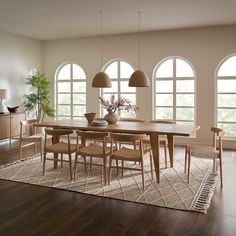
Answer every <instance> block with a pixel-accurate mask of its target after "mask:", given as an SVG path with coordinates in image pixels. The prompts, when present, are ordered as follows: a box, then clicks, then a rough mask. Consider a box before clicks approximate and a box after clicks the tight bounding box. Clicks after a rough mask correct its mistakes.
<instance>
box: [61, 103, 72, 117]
mask: <svg viewBox="0 0 236 236" xmlns="http://www.w3.org/2000/svg"><path fill="white" fill-rule="evenodd" d="M70 111H71V110H70V106H69V105H68V106H67V105H58V116H63V115H64V116H70Z"/></svg>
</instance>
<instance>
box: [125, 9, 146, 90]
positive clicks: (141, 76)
mask: <svg viewBox="0 0 236 236" xmlns="http://www.w3.org/2000/svg"><path fill="white" fill-rule="evenodd" d="M140 14H141V13H140V11H138V19H139V32H138V70H136V71H135V72H134V73H133V74H132V75H131V77H130V79H129V87H149V86H150V81H149V78H148V76H147V75H146V73H145V72H144V71H142V70H140Z"/></svg>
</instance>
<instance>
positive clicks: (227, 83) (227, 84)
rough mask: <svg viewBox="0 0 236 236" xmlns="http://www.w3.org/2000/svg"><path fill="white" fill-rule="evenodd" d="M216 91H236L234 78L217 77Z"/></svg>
mask: <svg viewBox="0 0 236 236" xmlns="http://www.w3.org/2000/svg"><path fill="white" fill-rule="evenodd" d="M217 91H218V93H236V79H235V80H233V79H231V80H230V79H219V80H218V81H217Z"/></svg>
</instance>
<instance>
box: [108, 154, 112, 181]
mask: <svg viewBox="0 0 236 236" xmlns="http://www.w3.org/2000/svg"><path fill="white" fill-rule="evenodd" d="M111 164H112V158H111V157H110V160H109V171H108V185H110V183H111Z"/></svg>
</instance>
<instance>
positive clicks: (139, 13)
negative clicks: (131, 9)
mask: <svg viewBox="0 0 236 236" xmlns="http://www.w3.org/2000/svg"><path fill="white" fill-rule="evenodd" d="M140 15H141V12H140V11H138V69H140Z"/></svg>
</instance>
